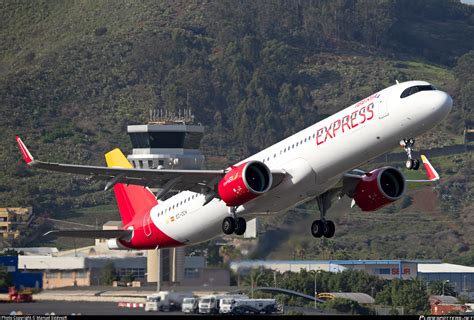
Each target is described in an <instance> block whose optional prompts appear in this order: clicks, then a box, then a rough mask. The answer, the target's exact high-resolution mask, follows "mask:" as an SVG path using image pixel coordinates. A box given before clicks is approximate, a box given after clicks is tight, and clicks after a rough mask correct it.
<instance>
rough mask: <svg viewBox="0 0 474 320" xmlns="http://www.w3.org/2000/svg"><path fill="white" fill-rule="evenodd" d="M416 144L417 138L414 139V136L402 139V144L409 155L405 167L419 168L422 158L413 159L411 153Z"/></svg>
mask: <svg viewBox="0 0 474 320" xmlns="http://www.w3.org/2000/svg"><path fill="white" fill-rule="evenodd" d="M414 144H415V139H412V138H411V139H402V140H400V145H401V146H402V147H403V148H404V149H405V152H406V154H407V156H408V159H407V161H406V162H405V167H406V168H407V169H408V170H418V168H419V167H420V160H418V159H413V158H412V155H411V152H412V148H413V145H414Z"/></svg>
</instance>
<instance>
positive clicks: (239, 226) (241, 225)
mask: <svg viewBox="0 0 474 320" xmlns="http://www.w3.org/2000/svg"><path fill="white" fill-rule="evenodd" d="M245 230H247V221H245V219H244V218H242V217H238V218H237V220H236V227H235V231H234V232H235V234H236V235H238V236H241V235H243V234H244V233H245Z"/></svg>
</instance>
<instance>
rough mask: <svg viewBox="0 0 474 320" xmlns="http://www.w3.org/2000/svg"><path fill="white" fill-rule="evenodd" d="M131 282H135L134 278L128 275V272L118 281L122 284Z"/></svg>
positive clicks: (130, 274)
mask: <svg viewBox="0 0 474 320" xmlns="http://www.w3.org/2000/svg"><path fill="white" fill-rule="evenodd" d="M133 280H135V277H134V276H133V274H132V273H130V272H127V273H125V274H124V275H123V276H122V277H121V278H120V281H123V282H125V283H128V282H132V281H133Z"/></svg>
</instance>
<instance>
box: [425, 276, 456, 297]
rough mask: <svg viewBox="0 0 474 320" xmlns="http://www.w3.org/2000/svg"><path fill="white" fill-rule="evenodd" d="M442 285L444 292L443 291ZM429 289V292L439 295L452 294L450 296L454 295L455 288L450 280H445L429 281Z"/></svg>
mask: <svg viewBox="0 0 474 320" xmlns="http://www.w3.org/2000/svg"><path fill="white" fill-rule="evenodd" d="M443 284H444V285H443ZM443 286H444V292H443ZM429 290H430V294H432V295H438V296H441V295H443V294H444V295H445V296H452V297H455V296H456V289H455V288H454V286H453V285H452V284H451V283H450V282H447V281H445V280H435V281H431V282H430V283H429Z"/></svg>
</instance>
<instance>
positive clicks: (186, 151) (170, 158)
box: [127, 109, 204, 169]
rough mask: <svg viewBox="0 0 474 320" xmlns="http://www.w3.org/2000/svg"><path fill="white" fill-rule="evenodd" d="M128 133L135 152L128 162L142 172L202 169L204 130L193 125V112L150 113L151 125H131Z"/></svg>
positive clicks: (153, 111) (154, 111)
mask: <svg viewBox="0 0 474 320" xmlns="http://www.w3.org/2000/svg"><path fill="white" fill-rule="evenodd" d="M127 132H128V134H129V135H130V140H131V141H132V146H133V151H132V154H131V155H129V156H128V160H129V161H130V162H131V163H132V164H133V166H134V167H135V168H141V169H201V168H202V165H203V163H204V155H203V154H202V153H201V151H200V150H199V145H200V144H201V140H202V137H203V134H204V127H203V126H202V125H200V124H198V125H195V124H194V116H193V115H192V113H191V110H190V109H189V110H184V111H182V112H181V111H180V112H178V114H175V113H168V112H166V111H163V110H161V109H160V110H152V111H150V121H149V122H148V123H147V124H142V125H130V126H128V127H127Z"/></svg>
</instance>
